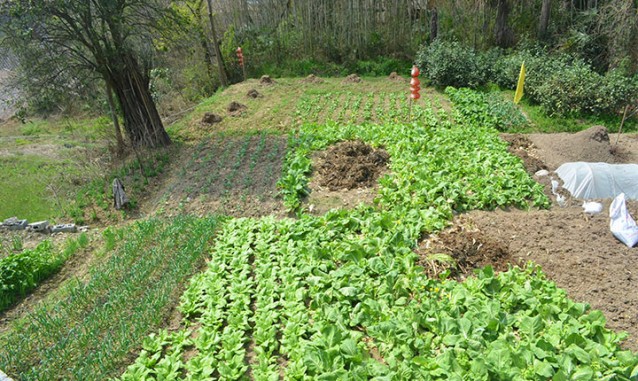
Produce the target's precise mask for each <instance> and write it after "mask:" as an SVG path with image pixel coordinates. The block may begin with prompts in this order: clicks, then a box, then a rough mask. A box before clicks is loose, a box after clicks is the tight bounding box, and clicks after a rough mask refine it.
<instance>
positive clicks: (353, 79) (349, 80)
mask: <svg viewBox="0 0 638 381" xmlns="http://www.w3.org/2000/svg"><path fill="white" fill-rule="evenodd" d="M359 82H361V78H359V76H358V75H356V74H350V75H349V76H347V77H346V79H344V80H343V82H342V83H359Z"/></svg>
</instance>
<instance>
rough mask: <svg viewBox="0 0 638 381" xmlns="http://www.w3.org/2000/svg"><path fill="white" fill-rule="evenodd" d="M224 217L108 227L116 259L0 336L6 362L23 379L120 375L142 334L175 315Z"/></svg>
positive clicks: (0, 356) (0, 361)
mask: <svg viewBox="0 0 638 381" xmlns="http://www.w3.org/2000/svg"><path fill="white" fill-rule="evenodd" d="M219 223H220V219H218V218H215V217H210V218H205V219H199V220H195V219H193V218H188V217H180V218H177V219H175V220H174V221H170V222H169V221H162V220H158V219H153V220H148V221H143V222H138V223H135V224H134V225H131V226H129V227H125V228H122V229H119V230H117V231H114V230H111V229H109V230H107V233H106V235H105V239H106V245H107V248H108V247H114V249H113V250H115V251H113V252H112V253H111V254H110V255H109V257H108V260H106V261H105V262H104V263H102V264H100V265H99V266H97V267H95V268H93V269H92V270H91V272H90V275H89V277H88V280H86V282H83V281H81V280H77V279H76V280H73V281H71V282H70V283H69V284H67V285H66V286H65V287H64V288H62V289H61V290H60V292H59V293H58V297H57V298H53V297H52V298H50V299H49V300H48V301H46V302H45V303H43V304H42V305H40V306H39V307H37V308H36V309H35V311H33V313H31V314H30V315H28V316H26V317H25V318H23V319H22V320H18V321H17V322H15V323H14V324H13V326H12V327H11V329H10V330H8V331H7V333H5V334H4V335H3V336H2V337H0V341H1V342H2V343H3V344H2V346H1V347H0V369H3V370H4V371H5V373H7V374H9V375H10V376H14V377H17V378H20V379H23V380H50V379H75V380H102V379H106V378H108V377H109V376H115V375H117V374H119V372H121V370H122V367H123V365H125V364H126V362H127V360H126V359H127V356H128V355H129V353H130V352H131V351H132V350H136V349H137V348H139V346H140V344H141V342H142V338H144V337H145V336H146V335H148V334H149V332H151V331H153V330H155V329H156V328H157V327H158V326H160V325H161V324H162V323H163V322H165V321H166V319H167V318H168V317H169V314H170V311H171V306H172V305H173V303H174V302H175V300H176V298H177V297H178V296H179V294H180V293H181V291H180V290H181V285H182V284H183V283H184V282H185V281H186V280H187V279H188V278H189V277H190V276H191V275H192V274H193V273H194V272H195V271H196V270H197V269H198V268H199V266H200V265H201V264H202V262H203V260H204V253H206V252H207V250H206V248H207V246H208V244H209V242H210V240H211V239H212V237H213V236H214V234H215V230H216V228H217V226H218V224H219ZM124 236H126V240H123V237H124Z"/></svg>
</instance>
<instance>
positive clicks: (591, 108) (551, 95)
mask: <svg viewBox="0 0 638 381" xmlns="http://www.w3.org/2000/svg"><path fill="white" fill-rule="evenodd" d="M636 94H637V88H636V85H635V83H633V82H632V81H631V80H630V79H629V78H627V77H625V76H623V75H622V74H620V73H618V72H616V71H610V72H608V73H607V74H606V75H604V76H603V75H600V74H598V73H596V72H595V71H593V70H592V69H591V67H590V66H589V65H587V64H585V63H583V62H582V61H577V62H574V63H573V64H572V65H570V66H567V67H564V68H563V69H562V70H557V71H555V72H554V73H552V74H551V75H549V76H548V77H547V79H546V80H545V81H544V82H543V83H542V84H540V85H539V86H537V87H534V93H533V95H534V99H533V100H534V101H535V102H537V103H539V104H540V105H541V106H542V107H543V109H544V110H545V111H546V112H547V113H548V114H550V115H572V116H576V115H580V114H616V113H618V112H619V110H620V109H622V107H623V105H624V104H625V103H626V102H627V101H628V100H630V99H634V98H635V96H636Z"/></svg>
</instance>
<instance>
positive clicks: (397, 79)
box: [388, 71, 406, 82]
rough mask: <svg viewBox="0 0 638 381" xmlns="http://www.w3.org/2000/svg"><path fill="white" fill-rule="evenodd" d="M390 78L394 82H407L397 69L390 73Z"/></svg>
mask: <svg viewBox="0 0 638 381" xmlns="http://www.w3.org/2000/svg"><path fill="white" fill-rule="evenodd" d="M388 79H389V80H390V81H393V82H406V80H405V78H403V77H401V76H400V75H399V74H397V72H396V71H393V72H392V73H390V75H389V76H388Z"/></svg>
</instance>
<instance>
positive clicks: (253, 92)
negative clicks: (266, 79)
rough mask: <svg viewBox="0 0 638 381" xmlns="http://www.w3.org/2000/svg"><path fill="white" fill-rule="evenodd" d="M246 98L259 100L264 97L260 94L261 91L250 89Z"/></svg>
mask: <svg viewBox="0 0 638 381" xmlns="http://www.w3.org/2000/svg"><path fill="white" fill-rule="evenodd" d="M246 96H247V97H248V98H252V99H257V98H260V97H262V96H263V95H261V94H260V93H259V91H257V90H255V89H250V90H248V93H246Z"/></svg>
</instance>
